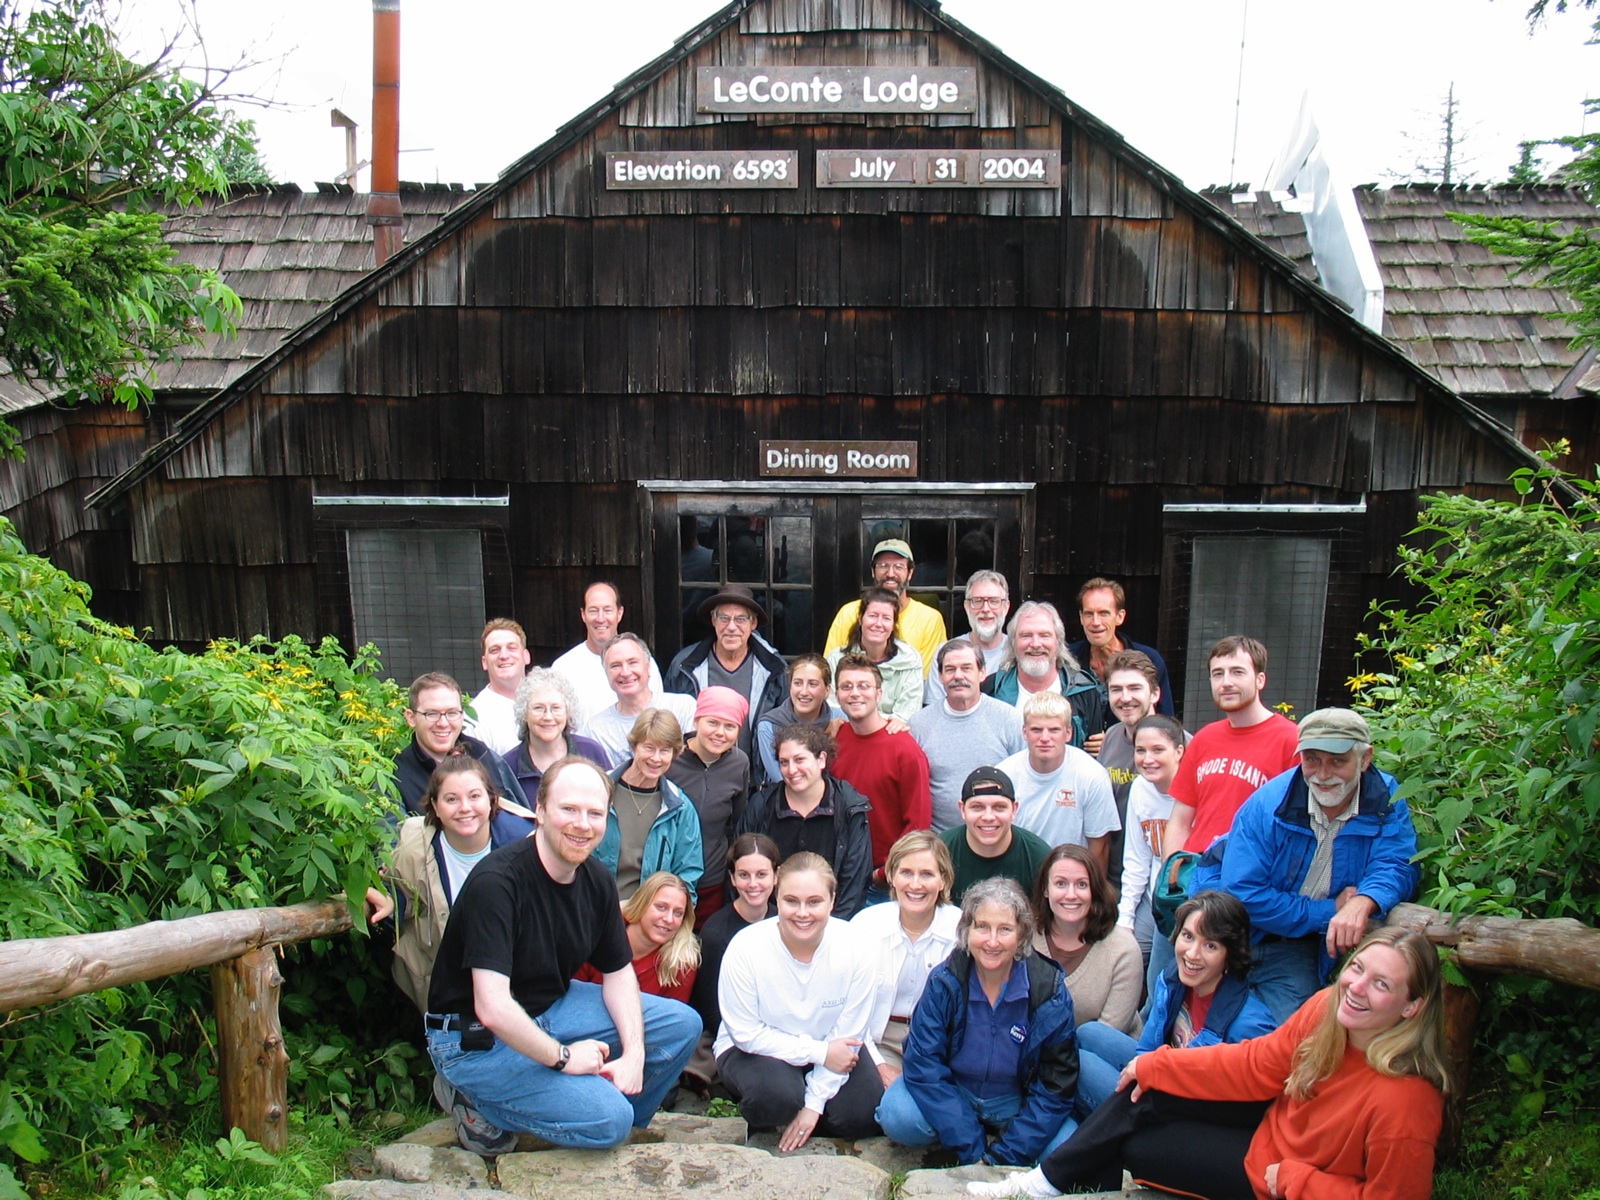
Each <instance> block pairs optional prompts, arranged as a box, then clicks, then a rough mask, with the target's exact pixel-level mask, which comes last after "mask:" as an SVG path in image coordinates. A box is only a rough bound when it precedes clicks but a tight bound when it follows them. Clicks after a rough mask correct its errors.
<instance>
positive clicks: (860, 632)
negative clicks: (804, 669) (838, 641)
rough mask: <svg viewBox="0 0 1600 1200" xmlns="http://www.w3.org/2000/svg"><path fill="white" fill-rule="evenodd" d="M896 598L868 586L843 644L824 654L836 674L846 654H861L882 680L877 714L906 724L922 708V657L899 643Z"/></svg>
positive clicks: (897, 602)
mask: <svg viewBox="0 0 1600 1200" xmlns="http://www.w3.org/2000/svg"><path fill="white" fill-rule="evenodd" d="M899 632H900V598H899V597H898V596H896V595H895V594H894V593H893V592H891V591H889V589H888V588H881V587H869V588H867V590H866V591H864V592H862V593H861V609H860V611H859V612H858V613H857V614H856V623H855V624H854V625H852V626H850V636H849V637H847V638H846V639H845V644H844V645H843V646H841V647H840V648H839V649H837V650H835V651H834V652H833V653H832V654H830V655H828V667H829V669H830V670H832V671H834V672H837V671H838V669H839V660H840V659H841V658H843V657H844V656H845V655H846V654H864V655H866V656H867V658H869V659H870V660H871V661H872V664H873V665H874V666H875V667H877V668H878V673H879V675H881V676H882V677H883V695H882V696H881V697H880V698H879V700H878V711H879V712H881V713H882V714H883V715H884V716H886V717H899V718H900V719H901V720H902V721H909V720H911V718H912V717H914V716H916V715H917V712H918V710H919V709H921V708H922V693H923V682H924V681H923V672H922V655H920V654H918V653H917V652H916V650H914V649H913V648H912V647H911V646H910V645H909V644H908V643H906V642H902V641H901V640H900V638H899V637H898V636H896V635H897V634H898V633H899Z"/></svg>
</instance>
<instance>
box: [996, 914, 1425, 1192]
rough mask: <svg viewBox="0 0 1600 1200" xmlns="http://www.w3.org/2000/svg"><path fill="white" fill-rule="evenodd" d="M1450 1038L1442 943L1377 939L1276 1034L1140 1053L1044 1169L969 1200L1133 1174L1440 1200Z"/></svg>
mask: <svg viewBox="0 0 1600 1200" xmlns="http://www.w3.org/2000/svg"><path fill="white" fill-rule="evenodd" d="M1443 1042H1444V1024H1443V1014H1442V1011H1441V1006H1440V1000H1439V958H1438V955H1437V953H1436V952H1435V951H1434V948H1433V946H1432V944H1431V943H1430V942H1429V941H1428V940H1427V939H1426V938H1425V937H1423V936H1422V935H1421V934H1419V933H1412V932H1410V931H1408V930H1403V929H1398V928H1394V927H1389V928H1385V929H1379V930H1377V931H1376V932H1374V933H1371V934H1368V935H1367V937H1366V938H1365V939H1364V940H1363V941H1362V943H1361V944H1360V945H1359V946H1357V947H1356V949H1355V952H1354V953H1353V954H1352V955H1351V957H1350V959H1349V961H1348V962H1347V963H1346V964H1345V968H1344V970H1343V971H1341V972H1340V974H1339V978H1338V980H1337V981H1336V983H1335V984H1334V986H1333V987H1330V988H1327V989H1325V990H1323V991H1322V992H1320V993H1318V994H1317V995H1315V996H1313V997H1312V998H1311V999H1309V1000H1307V1001H1306V1002H1305V1003H1304V1004H1303V1005H1301V1006H1300V1009H1299V1011H1298V1012H1296V1013H1295V1014H1294V1016H1292V1017H1290V1018H1289V1020H1288V1021H1286V1022H1284V1024H1283V1026H1282V1027H1281V1028H1280V1029H1278V1030H1277V1031H1276V1032H1275V1033H1269V1034H1267V1035H1266V1036H1264V1037H1259V1038H1253V1039H1251V1040H1250V1041H1246V1042H1240V1043H1238V1044H1235V1045H1226V1044H1225V1045H1218V1046H1205V1047H1201V1048H1198V1049H1188V1050H1176V1049H1172V1048H1170V1047H1162V1048H1161V1049H1159V1050H1155V1051H1153V1052H1151V1053H1149V1054H1142V1055H1140V1056H1139V1057H1138V1058H1136V1059H1134V1060H1133V1061H1132V1062H1130V1063H1129V1064H1128V1065H1127V1067H1126V1068H1125V1069H1124V1070H1123V1072H1122V1078H1121V1079H1120V1080H1119V1081H1118V1084H1117V1088H1118V1091H1117V1094H1116V1095H1115V1096H1113V1097H1112V1098H1111V1099H1110V1100H1108V1101H1107V1102H1106V1103H1105V1104H1103V1105H1101V1106H1100V1108H1098V1109H1096V1110H1095V1112H1094V1113H1093V1115H1091V1116H1090V1117H1089V1119H1088V1120H1087V1121H1085V1122H1084V1123H1083V1124H1082V1125H1081V1126H1080V1127H1079V1129H1078V1131H1077V1133H1075V1134H1074V1135H1073V1136H1072V1137H1071V1138H1070V1139H1069V1140H1067V1141H1066V1142H1064V1143H1063V1144H1062V1145H1061V1146H1059V1147H1058V1148H1057V1149H1056V1150H1054V1151H1053V1152H1052V1153H1051V1154H1050V1155H1049V1156H1047V1157H1046V1158H1045V1159H1044V1161H1043V1162H1041V1163H1040V1164H1039V1166H1038V1167H1036V1168H1035V1169H1034V1170H1032V1171H1029V1172H1026V1173H1020V1174H1015V1175H1010V1176H1008V1177H1007V1178H1005V1179H1003V1180H1001V1181H999V1182H998V1183H972V1184H968V1185H967V1189H968V1191H970V1192H971V1193H973V1194H974V1195H979V1196H1035V1197H1048V1196H1056V1195H1060V1194H1061V1193H1062V1192H1064V1191H1066V1190H1068V1189H1070V1188H1074V1187H1088V1188H1089V1189H1090V1190H1094V1189H1095V1188H1099V1189H1102V1190H1108V1191H1116V1190H1117V1189H1118V1188H1119V1187H1120V1186H1121V1181H1122V1170H1123V1167H1124V1166H1126V1167H1127V1169H1128V1170H1129V1171H1130V1172H1131V1173H1132V1174H1133V1177H1134V1179H1135V1180H1137V1181H1139V1182H1141V1183H1146V1184H1148V1185H1150V1186H1152V1187H1158V1188H1164V1189H1166V1190H1168V1191H1174V1192H1181V1193H1183V1194H1185V1195H1190V1196H1200V1197H1205V1198H1207V1200H1251V1198H1255V1200H1276V1198H1278V1197H1283V1198H1285V1200H1357V1198H1359V1200H1427V1198H1428V1195H1429V1193H1430V1192H1431V1190H1432V1188H1433V1147H1434V1142H1435V1140H1436V1139H1437V1138H1438V1136H1439V1126H1440V1122H1441V1119H1442V1116H1443V1110H1444V1094H1445V1093H1446V1092H1448V1091H1449V1090H1450V1079H1449V1074H1448V1070H1447V1068H1446V1066H1445V1062H1444V1056H1443V1050H1442V1047H1443ZM1268 1102H1270V1103H1268Z"/></svg>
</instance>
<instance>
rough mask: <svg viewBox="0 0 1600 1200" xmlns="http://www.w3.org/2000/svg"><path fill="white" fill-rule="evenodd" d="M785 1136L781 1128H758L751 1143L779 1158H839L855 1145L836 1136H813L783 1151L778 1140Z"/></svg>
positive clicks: (752, 1135)
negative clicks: (795, 1146) (802, 1144)
mask: <svg viewBox="0 0 1600 1200" xmlns="http://www.w3.org/2000/svg"><path fill="white" fill-rule="evenodd" d="M782 1138H783V1130H781V1129H758V1130H756V1131H755V1132H754V1133H752V1134H751V1135H750V1140H749V1143H748V1144H749V1145H750V1146H752V1147H753V1148H755V1149H757V1150H765V1151H766V1152H767V1153H768V1154H771V1155H773V1156H775V1157H777V1158H806V1157H812V1158H816V1157H820V1158H837V1157H839V1156H840V1155H845V1154H849V1153H850V1151H851V1150H852V1149H853V1147H854V1143H853V1142H841V1141H839V1140H837V1139H835V1138H825V1137H815V1136H814V1137H811V1138H809V1139H807V1141H806V1144H805V1145H804V1146H801V1147H800V1149H798V1150H790V1151H787V1152H785V1151H781V1150H779V1149H778V1142H779V1141H781V1140H782Z"/></svg>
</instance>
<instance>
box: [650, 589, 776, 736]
mask: <svg viewBox="0 0 1600 1200" xmlns="http://www.w3.org/2000/svg"><path fill="white" fill-rule="evenodd" d="M699 613H700V616H701V618H702V619H703V620H705V621H707V622H709V623H710V625H711V636H710V637H707V638H704V639H702V640H701V641H698V642H695V643H694V644H693V645H691V646H685V647H684V648H683V649H682V650H680V651H678V654H677V657H675V658H674V659H673V660H672V662H671V664H670V665H669V666H668V667H667V676H666V688H667V691H669V692H681V693H683V694H684V695H686V696H698V695H699V694H700V693H701V692H703V691H704V690H705V689H706V688H708V687H725V688H732V689H733V690H734V691H735V692H737V693H739V695H741V696H743V697H745V698H746V699H747V700H748V701H749V702H750V711H749V713H748V714H747V715H746V717H745V722H744V724H743V725H742V726H740V728H739V749H741V750H743V751H744V752H745V753H746V754H749V753H750V752H751V750H750V737H751V731H752V730H753V729H754V728H755V727H756V721H757V720H759V719H760V717H761V714H762V713H764V712H766V711H767V710H768V709H769V708H776V707H777V706H778V705H780V704H782V703H784V701H786V700H788V698H789V667H788V664H787V663H785V662H784V661H783V656H782V655H780V654H779V653H778V652H777V650H776V649H774V648H773V646H772V645H771V644H770V643H769V642H767V641H766V639H764V638H763V637H762V636H761V635H760V634H759V633H757V632H756V631H757V630H758V629H760V628H761V627H762V626H764V625H767V624H769V621H768V618H767V612H766V610H765V609H764V608H762V607H761V603H760V601H758V600H757V599H756V597H755V593H753V592H752V591H751V590H750V589H749V588H747V587H745V586H744V585H743V584H739V583H729V584H724V585H723V586H722V589H721V590H720V591H718V592H716V593H715V594H714V595H711V596H708V597H707V598H706V599H705V600H704V601H702V602H701V604H700V608H699Z"/></svg>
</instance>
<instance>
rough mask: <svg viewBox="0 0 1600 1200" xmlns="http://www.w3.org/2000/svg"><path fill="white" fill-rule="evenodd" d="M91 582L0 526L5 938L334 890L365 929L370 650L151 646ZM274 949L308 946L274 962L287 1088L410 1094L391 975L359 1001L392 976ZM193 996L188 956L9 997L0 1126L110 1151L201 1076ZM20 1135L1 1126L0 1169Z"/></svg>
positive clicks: (200, 1031)
mask: <svg viewBox="0 0 1600 1200" xmlns="http://www.w3.org/2000/svg"><path fill="white" fill-rule="evenodd" d="M86 599H87V592H86V589H85V588H84V587H83V586H82V585H81V584H78V583H76V582H74V581H73V580H71V579H70V578H68V577H67V576H66V575H64V574H63V573H61V572H60V571H58V570H56V569H55V568H54V567H52V566H51V565H50V564H49V563H47V562H45V561H43V560H41V559H39V558H35V557H33V556H31V555H29V554H27V553H26V552H25V551H24V550H23V547H22V545H21V543H20V542H19V541H18V540H17V538H16V536H15V535H14V533H13V532H12V531H11V529H10V526H9V525H8V524H6V523H4V522H3V521H0V822H3V824H4V827H5V829H6V831H7V836H6V837H5V839H4V840H3V841H0V855H3V858H0V862H3V864H4V866H3V870H0V936H3V937H7V938H22V937H48V936H53V935H57V934H68V933H83V932H91V931H98V930H107V929H117V928H123V927H126V926H130V925H135V924H138V923H141V922H144V921H149V920H155V919H173V918H178V917H186V916H192V915H195V914H198V913H205V912H210V911H214V910H219V909H233V908H249V907H257V906H261V905H278V904H292V903H296V902H298V901H302V900H320V899H326V898H328V897H330V896H333V895H336V894H338V893H340V892H344V893H345V894H346V895H347V896H349V897H352V898H354V899H353V900H352V901H351V904H352V909H353V915H354V916H355V918H356V920H357V926H358V928H361V927H363V921H362V919H361V914H360V897H361V896H362V895H363V893H364V892H365V889H366V887H367V886H368V885H369V884H370V883H374V882H376V879H377V868H378V865H379V850H380V848H382V847H385V846H386V845H387V844H388V840H389V839H388V833H387V829H386V827H385V825H384V820H385V816H386V814H388V813H390V812H392V811H393V808H394V805H395V803H396V800H395V799H394V793H393V784H392V768H391V760H392V758H393V755H394V754H395V753H396V752H397V751H398V750H399V749H400V747H401V746H403V745H404V736H403V730H404V723H403V721H402V720H401V719H400V713H401V710H402V708H403V697H402V696H401V694H400V692H399V690H398V689H397V688H396V687H395V686H394V685H393V684H392V683H388V682H385V681H381V680H380V679H379V678H378V675H377V666H378V663H377V657H376V653H375V652H374V651H373V650H372V649H371V648H370V647H368V648H365V649H363V650H362V651H360V652H358V653H357V654H356V656H355V658H354V661H350V660H348V659H347V658H346V657H345V655H344V653H343V652H342V650H341V649H340V647H339V646H338V644H337V643H336V642H334V641H333V640H332V639H326V640H324V641H323V642H322V644H321V645H318V646H310V645H307V644H306V643H304V642H303V641H301V640H300V639H298V638H292V637H291V638H285V639H283V640H282V641H280V642H277V643H269V642H266V641H264V640H261V639H256V640H254V641H252V642H250V643H249V644H246V645H240V644H237V643H233V642H219V643H215V644H213V645H212V646H210V647H209V648H208V649H207V650H206V652H205V653H204V654H201V655H191V654H184V653H182V652H180V651H177V650H172V649H167V650H157V649H155V648H153V647H151V646H149V645H147V644H145V643H144V642H142V641H140V640H139V639H138V638H137V637H135V636H134V634H133V633H132V631H130V630H127V629H120V628H116V627H114V626H111V625H108V624H106V623H104V622H102V621H100V620H98V619H96V618H95V617H94V616H92V615H91V614H90V612H89V609H88V606H87V603H86ZM287 953H288V956H289V957H290V958H292V959H294V960H297V961H298V962H300V963H304V964H308V965H307V966H306V967H305V969H302V970H296V969H295V966H294V964H293V963H291V964H290V966H289V967H288V969H287V970H286V972H285V974H286V977H287V980H288V983H287V986H286V989H285V996H284V1010H285V1024H286V1030H285V1035H286V1039H287V1042H288V1045H289V1048H290V1051H291V1053H292V1054H294V1055H296V1056H297V1058H296V1061H295V1064H294V1076H293V1078H294V1081H295V1086H296V1089H297V1096H296V1100H297V1102H309V1103H310V1105H311V1106H312V1107H313V1108H319V1109H329V1110H342V1111H348V1109H349V1108H350V1107H351V1105H353V1104H357V1103H373V1102H377V1101H380V1100H383V1099H385V1098H391V1097H392V1098H402V1099H405V1098H409V1096H410V1094H411V1085H410V1081H409V1078H408V1076H409V1073H410V1072H409V1068H410V1065H411V1062H412V1061H413V1060H414V1059H415V1057H416V1050H415V1047H414V1045H412V1044H411V1043H410V1041H407V1042H404V1043H402V1044H401V1045H399V1046H396V1045H393V1044H392V1040H393V1037H395V1036H403V1035H404V1034H405V1032H406V1031H407V1029H408V1027H409V1025H410V1024H414V1022H407V1023H400V1013H399V1010H400V1009H401V1008H403V1007H404V1006H398V1005H395V1004H394V1003H392V1002H391V998H390V997H389V995H388V993H387V992H386V991H385V992H382V993H375V994H374V998H373V1000H372V1001H370V1002H368V997H367V992H368V990H369V987H374V986H376V987H382V988H385V989H387V988H388V987H389V984H388V981H387V979H385V978H384V976H385V975H386V974H387V971H386V964H384V963H382V962H379V961H378V956H377V955H376V954H374V953H373V952H372V951H371V949H370V948H369V947H368V946H367V945H365V944H364V943H363V942H361V941H360V940H358V939H354V938H345V939H340V940H338V941H335V942H323V943H315V944H309V945H306V946H303V947H300V948H297V949H294V950H291V951H289V952H287ZM309 964H314V967H313V966H311V965H309ZM209 1012H210V1001H209V996H208V980H207V977H206V973H205V972H203V971H197V972H189V973H187V974H185V975H182V976H177V977H174V978H172V979H169V980H165V981H155V982H152V983H150V984H144V985H136V986H133V987H128V988H121V989H111V990H108V991H103V992H98V993H94V994H92V995H88V996H84V997H81V998H79V999H77V1000H74V1001H71V1002H68V1003H66V1004H61V1005H57V1006H54V1007H51V1008H47V1009H42V1010H40V1009H35V1010H27V1011H23V1012H18V1013H13V1014H11V1015H10V1016H9V1018H7V1019H5V1020H4V1021H3V1022H0V1100H5V1099H6V1098H10V1099H11V1100H14V1104H13V1106H12V1108H7V1107H5V1104H4V1103H0V1126H6V1122H7V1119H8V1117H9V1116H10V1114H12V1109H13V1108H14V1109H15V1121H13V1122H12V1125H13V1126H15V1125H16V1123H17V1122H20V1123H21V1124H22V1125H26V1126H27V1127H28V1128H30V1129H37V1130H38V1131H39V1132H40V1134H42V1147H40V1148H42V1149H43V1150H46V1151H48V1152H49V1153H50V1155H51V1156H52V1158H54V1159H56V1161H57V1162H59V1161H60V1160H61V1157H62V1156H63V1155H67V1156H68V1161H71V1159H72V1158H79V1159H87V1157H88V1156H93V1155H99V1154H103V1153H106V1152H107V1151H108V1149H109V1147H110V1146H111V1144H112V1143H116V1144H117V1145H118V1146H119V1147H120V1148H121V1149H122V1150H124V1151H125V1150H126V1149H127V1148H128V1147H129V1146H130V1145H133V1144H135V1143H136V1142H137V1141H138V1138H139V1137H140V1136H141V1132H140V1131H141V1128H142V1127H143V1126H144V1125H145V1123H146V1122H147V1121H148V1120H149V1119H150V1117H151V1116H152V1115H157V1116H159V1115H160V1114H161V1113H163V1112H169V1113H179V1112H182V1111H184V1110H186V1109H189V1108H191V1107H193V1106H194V1105H196V1104H198V1103H202V1102H204V1101H205V1100H206V1099H207V1097H208V1096H209V1095H210V1094H211V1092H212V1091H214V1087H215V1084H214V1079H213V1077H212V1071H213V1069H214V1068H213V1064H212V1054H211V1047H213V1046H214V1044H215V1031H214V1029H213V1028H212V1027H211V1024H210V1017H209ZM374 1013H376V1014H377V1015H376V1016H375V1015H374ZM297 1016H298V1017H299V1018H300V1019H299V1020H296V1017H297ZM414 1037H415V1033H414V1031H411V1038H412V1039H414ZM380 1039H388V1040H380ZM329 1048H331V1050H330V1049H329ZM8 1127H9V1126H8ZM23 1136H24V1137H25V1135H23ZM32 1149H34V1147H33V1146H32V1145H31V1144H29V1143H26V1141H24V1143H23V1144H21V1145H19V1144H18V1142H17V1141H16V1138H15V1136H13V1137H12V1138H11V1140H10V1141H7V1140H5V1139H4V1138H0V1164H3V1163H4V1162H5V1161H7V1159H8V1157H9V1158H11V1159H12V1160H15V1159H16V1158H19V1157H20V1158H27V1157H29V1156H30V1155H29V1153H28V1151H31V1150H32ZM8 1151H9V1154H8ZM35 1157H36V1156H35Z"/></svg>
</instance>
